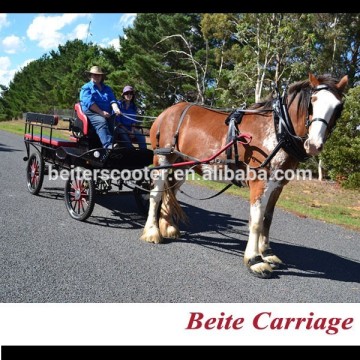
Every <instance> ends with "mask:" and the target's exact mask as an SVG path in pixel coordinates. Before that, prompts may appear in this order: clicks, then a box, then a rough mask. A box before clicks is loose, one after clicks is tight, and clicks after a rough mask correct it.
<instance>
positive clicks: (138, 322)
mask: <svg viewBox="0 0 360 360" xmlns="http://www.w3.org/2000/svg"><path fill="white" fill-rule="evenodd" d="M222 312H223V313H224V316H222V317H223V318H228V317H229V316H232V319H236V318H244V322H243V327H242V328H241V329H237V330H235V329H233V328H232V327H231V326H232V325H229V326H230V329H224V328H223V326H222V328H221V329H216V328H214V329H208V330H206V329H204V328H203V327H204V323H205V321H203V323H202V328H201V329H197V330H186V327H187V326H188V324H189V320H190V316H191V313H202V314H203V315H204V319H205V318H206V319H208V318H211V317H214V318H216V317H221V316H220V314H221V313H222ZM263 312H265V313H267V312H269V313H271V316H270V315H267V314H265V315H263V317H262V320H261V321H262V323H261V326H267V325H269V323H270V322H271V320H272V319H273V318H286V317H293V318H296V317H305V318H306V317H311V316H309V314H310V312H313V313H314V315H313V316H312V318H313V319H317V318H326V319H327V320H326V322H327V323H328V321H329V319H330V318H335V317H338V318H341V319H342V320H341V321H344V320H345V319H347V318H353V322H352V324H351V326H350V325H349V326H348V329H342V328H341V327H340V329H339V331H338V333H337V334H334V335H329V334H326V332H325V330H321V329H317V330H314V329H306V328H305V326H303V327H302V328H301V329H298V330H296V329H293V328H291V329H287V330H284V329H281V330H279V329H278V330H275V329H274V330H271V329H269V326H268V327H267V328H266V329H263V330H259V329H256V328H254V325H253V319H254V317H255V316H256V315H258V314H260V313H263ZM0 319H1V328H0V345H359V344H360V337H359V333H360V327H359V321H360V304H322V303H301V304H287V303H282V304H278V303H274V304H271V303H266V304H264V303H260V304H241V303H238V304H234V303H231V304H229V303H227V304H222V303H216V304H203V303H200V304H198V303H195V304H192V303H187V304H169V303H148V304H129V303H127V304H92V303H91V304H73V303H72V304H52V303H46V304H24V303H6V304H0ZM216 324H219V322H218V321H217V322H216ZM228 324H233V322H231V321H229V322H228ZM222 325H225V320H223V323H222ZM212 326H215V325H212ZM210 327H211V326H210Z"/></svg>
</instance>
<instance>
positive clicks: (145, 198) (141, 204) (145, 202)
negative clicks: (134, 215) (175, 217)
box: [134, 180, 151, 214]
mask: <svg viewBox="0 0 360 360" xmlns="http://www.w3.org/2000/svg"><path fill="white" fill-rule="evenodd" d="M136 185H137V186H139V187H141V188H142V189H144V190H142V189H140V188H138V187H135V188H134V196H135V201H136V205H137V207H138V209H139V212H140V213H142V214H147V213H148V211H149V200H150V187H151V184H150V182H149V181H146V180H139V181H137V182H136Z"/></svg>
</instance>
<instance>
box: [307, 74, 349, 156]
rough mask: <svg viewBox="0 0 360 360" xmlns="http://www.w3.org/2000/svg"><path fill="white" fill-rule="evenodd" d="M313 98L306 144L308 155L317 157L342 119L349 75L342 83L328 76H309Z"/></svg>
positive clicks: (310, 105) (311, 98)
mask: <svg viewBox="0 0 360 360" xmlns="http://www.w3.org/2000/svg"><path fill="white" fill-rule="evenodd" d="M309 81H310V87H311V97H310V104H309V118H308V120H307V122H306V127H307V129H308V131H309V134H308V138H307V139H306V141H305V143H304V148H305V151H306V153H307V154H308V155H311V156H315V155H318V154H319V153H320V151H321V150H322V148H323V146H324V143H325V141H326V139H327V138H328V136H329V134H330V133H331V131H332V130H333V129H334V127H335V124H336V120H337V119H338V118H339V117H340V115H341V111H342V107H343V103H342V97H343V92H344V89H345V87H346V85H347V83H348V77H347V75H346V76H344V77H343V78H342V79H341V80H340V81H335V80H334V79H332V78H330V77H327V76H319V77H318V78H317V77H315V76H314V75H313V74H309Z"/></svg>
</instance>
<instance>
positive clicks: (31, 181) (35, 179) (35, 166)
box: [26, 152, 45, 195]
mask: <svg viewBox="0 0 360 360" xmlns="http://www.w3.org/2000/svg"><path fill="white" fill-rule="evenodd" d="M44 172H45V161H44V159H43V158H42V156H41V154H40V153H39V152H34V153H32V154H31V155H30V157H29V160H28V162H27V166H26V180H27V187H28V190H29V191H30V192H31V193H32V194H33V195H37V194H38V193H39V191H40V189H41V186H42V184H43V181H44Z"/></svg>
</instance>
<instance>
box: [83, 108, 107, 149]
mask: <svg viewBox="0 0 360 360" xmlns="http://www.w3.org/2000/svg"><path fill="white" fill-rule="evenodd" d="M84 114H85V115H86V116H87V117H88V119H89V121H90V123H91V125H92V126H93V128H94V129H95V131H96V133H97V134H98V136H99V138H100V141H101V143H102V145H103V147H104V148H107V147H108V146H109V145H111V144H112V142H113V135H114V117H113V116H111V117H109V118H105V117H103V116H101V115H99V114H97V113H95V112H93V111H91V110H86V111H84Z"/></svg>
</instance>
